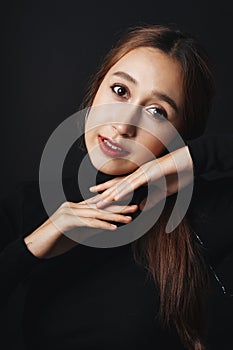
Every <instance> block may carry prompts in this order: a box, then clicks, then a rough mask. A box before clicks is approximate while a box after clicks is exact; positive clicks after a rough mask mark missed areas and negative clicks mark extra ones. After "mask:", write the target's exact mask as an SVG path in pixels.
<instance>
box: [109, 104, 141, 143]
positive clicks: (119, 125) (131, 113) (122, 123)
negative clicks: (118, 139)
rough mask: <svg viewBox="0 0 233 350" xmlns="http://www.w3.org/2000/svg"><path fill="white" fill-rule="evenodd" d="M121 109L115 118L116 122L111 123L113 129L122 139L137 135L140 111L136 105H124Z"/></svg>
mask: <svg viewBox="0 0 233 350" xmlns="http://www.w3.org/2000/svg"><path fill="white" fill-rule="evenodd" d="M122 107H123V109H122V110H121V111H118V112H121V113H120V114H118V116H117V122H116V123H115V122H114V123H113V124H112V126H113V128H115V129H116V131H117V132H118V133H119V135H121V136H124V137H134V136H135V135H136V133H137V128H138V123H139V120H140V117H141V109H140V108H139V106H137V105H132V104H124V105H123V106H122Z"/></svg>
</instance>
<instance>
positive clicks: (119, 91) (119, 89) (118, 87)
mask: <svg viewBox="0 0 233 350" xmlns="http://www.w3.org/2000/svg"><path fill="white" fill-rule="evenodd" d="M111 89H112V91H113V92H114V93H115V94H117V95H118V96H121V97H125V96H126V95H127V89H126V88H125V87H124V86H121V85H114V86H112V87H111Z"/></svg>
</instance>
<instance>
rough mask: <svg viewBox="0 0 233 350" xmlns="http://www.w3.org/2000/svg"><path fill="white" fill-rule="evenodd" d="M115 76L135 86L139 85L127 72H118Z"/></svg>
mask: <svg viewBox="0 0 233 350" xmlns="http://www.w3.org/2000/svg"><path fill="white" fill-rule="evenodd" d="M113 75H116V76H117V77H120V78H123V79H126V80H128V81H129V82H131V83H133V84H134V85H137V84H138V82H137V80H135V79H134V78H133V77H131V75H129V74H128V73H126V72H121V71H118V72H115V73H113Z"/></svg>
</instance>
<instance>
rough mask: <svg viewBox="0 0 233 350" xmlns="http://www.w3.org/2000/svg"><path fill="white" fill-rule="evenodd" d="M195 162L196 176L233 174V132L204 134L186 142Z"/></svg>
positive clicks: (227, 175)
mask: <svg viewBox="0 0 233 350" xmlns="http://www.w3.org/2000/svg"><path fill="white" fill-rule="evenodd" d="M186 144H187V146H188V148H189V152H190V154H191V157H192V160H193V164H194V176H206V177H207V178H208V177H209V178H223V177H232V176H233V133H224V134H204V135H202V136H200V137H198V138H196V139H194V140H190V141H187V142H186Z"/></svg>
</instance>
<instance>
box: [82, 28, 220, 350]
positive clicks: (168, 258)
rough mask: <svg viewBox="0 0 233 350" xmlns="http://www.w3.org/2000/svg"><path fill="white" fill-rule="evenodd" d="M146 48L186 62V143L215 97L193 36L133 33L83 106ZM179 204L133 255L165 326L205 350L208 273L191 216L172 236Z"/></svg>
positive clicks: (106, 63)
mask: <svg viewBox="0 0 233 350" xmlns="http://www.w3.org/2000/svg"><path fill="white" fill-rule="evenodd" d="M142 46H144V47H154V48H157V49H160V50H161V51H163V52H164V53H166V54H167V55H169V56H171V57H173V58H174V59H176V60H177V61H178V62H179V63H180V65H181V67H182V72H183V93H184V104H183V110H182V115H181V118H182V129H181V131H180V133H181V135H182V137H183V138H184V140H185V139H191V138H195V137H197V136H199V135H201V134H202V133H203V132H204V130H205V126H206V122H207V117H208V114H209V111H210V108H211V102H212V97H213V95H214V83H213V75H212V72H211V68H210V67H211V65H210V62H209V59H208V55H207V54H206V52H205V50H204V49H203V47H202V46H201V45H200V43H199V41H198V40H197V39H196V38H195V37H194V36H193V35H191V34H189V33H182V32H181V31H180V30H179V29H177V28H175V27H174V26H170V25H143V26H137V27H133V28H130V29H129V30H128V31H127V32H126V33H125V34H124V35H123V36H122V38H121V39H120V40H119V41H118V42H117V43H116V45H115V46H114V47H113V48H112V49H111V50H110V51H109V53H108V54H107V55H106V57H105V59H104V60H103V63H102V65H101V67H100V69H99V71H98V72H97V74H96V75H95V77H94V78H93V80H92V82H91V84H90V87H89V90H88V91H87V93H86V96H85V98H84V100H83V104H82V107H89V106H91V104H92V101H93V99H94V97H95V95H96V92H97V90H98V88H99V86H100V84H101V82H102V81H103V79H104V77H105V75H106V73H107V72H108V71H109V69H110V68H111V67H112V66H113V65H114V64H115V63H116V62H117V61H118V60H119V59H121V58H122V57H123V56H124V55H125V54H127V53H128V52H129V51H131V50H133V49H135V48H138V47H142ZM173 205H174V198H173V196H171V197H168V198H167V200H166V205H165V208H164V210H163V213H162V215H161V216H160V218H159V220H158V221H157V222H156V224H155V225H154V227H153V228H152V229H150V231H149V232H147V233H146V234H145V235H144V236H143V237H141V238H140V239H138V240H137V241H136V242H133V243H132V249H133V254H134V257H135V259H136V261H140V262H142V263H143V264H144V265H145V266H146V268H147V269H148V271H149V272H150V274H151V276H152V277H153V279H154V281H155V283H156V286H157V287H158V290H159V295H160V318H161V322H162V323H163V324H164V325H165V326H170V325H174V326H175V327H176V330H177V332H178V334H179V336H180V338H181V340H182V342H183V344H184V346H185V347H186V348H188V349H195V350H203V349H205V345H204V343H205V333H204V318H203V303H204V294H205V293H204V291H205V289H206V282H207V280H208V273H207V269H206V268H205V261H204V258H203V256H202V252H201V250H200V247H199V245H198V244H197V242H196V241H195V237H194V235H193V234H192V232H191V229H190V225H189V222H188V219H187V217H185V218H184V219H183V220H182V222H181V223H180V224H179V225H178V227H177V228H176V229H175V230H174V231H173V232H172V233H170V234H165V226H166V223H167V219H168V217H169V214H170V212H171V210H172V207H173Z"/></svg>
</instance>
